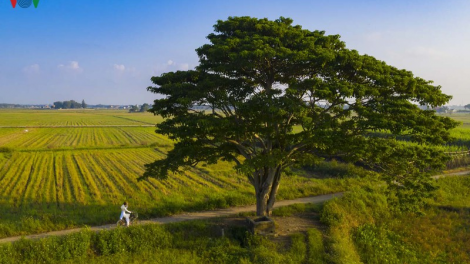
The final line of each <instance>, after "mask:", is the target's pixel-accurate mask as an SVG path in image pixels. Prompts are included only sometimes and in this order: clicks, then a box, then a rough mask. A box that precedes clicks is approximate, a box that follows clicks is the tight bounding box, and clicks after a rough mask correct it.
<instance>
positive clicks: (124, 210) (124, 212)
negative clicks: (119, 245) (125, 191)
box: [119, 202, 132, 226]
mask: <svg viewBox="0 0 470 264" xmlns="http://www.w3.org/2000/svg"><path fill="white" fill-rule="evenodd" d="M127 207H128V204H127V202H124V203H123V204H122V205H121V217H119V220H122V218H123V217H124V218H126V223H127V226H129V216H131V215H130V214H131V213H132V212H131V211H129V210H127Z"/></svg>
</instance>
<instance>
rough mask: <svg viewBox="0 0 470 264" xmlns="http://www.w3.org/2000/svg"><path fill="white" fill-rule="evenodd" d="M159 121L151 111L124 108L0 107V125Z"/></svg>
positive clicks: (123, 124)
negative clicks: (52, 108)
mask: <svg viewBox="0 0 470 264" xmlns="http://www.w3.org/2000/svg"><path fill="white" fill-rule="evenodd" d="M160 121H161V118H160V117H156V116H154V115H152V114H151V113H128V112H127V111H125V110H92V109H90V110H29V109H22V110H16V109H14V110H9V109H0V127H37V126H39V127H50V126H53V127H54V126H113V125H121V126H125V125H127V126H140V125H154V124H156V123H158V122H160Z"/></svg>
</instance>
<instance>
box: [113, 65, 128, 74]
mask: <svg viewBox="0 0 470 264" xmlns="http://www.w3.org/2000/svg"><path fill="white" fill-rule="evenodd" d="M114 69H115V70H117V71H121V72H123V71H125V70H126V66H124V65H123V64H114Z"/></svg>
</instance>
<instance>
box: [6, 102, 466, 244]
mask: <svg viewBox="0 0 470 264" xmlns="http://www.w3.org/2000/svg"><path fill="white" fill-rule="evenodd" d="M460 118H461V119H464V120H466V118H468V120H470V115H468V117H467V116H461V117H460ZM160 120H161V118H159V117H155V116H153V115H151V114H150V113H127V111H117V110H109V111H107V110H81V111H80V110H79V111H70V110H69V111H57V110H0V215H1V217H0V237H6V236H13V235H20V234H31V233H39V232H44V231H51V230H61V229H66V228H71V227H77V226H83V225H98V224H109V223H114V222H115V221H116V220H117V217H118V216H119V214H120V209H119V207H120V204H122V202H123V201H125V200H127V201H128V202H129V204H130V210H135V211H137V212H139V215H140V216H141V217H142V218H150V217H156V216H164V215H171V214H175V213H179V212H183V211H192V210H206V209H215V208H224V207H228V206H236V205H247V204H253V203H254V202H255V201H254V191H253V188H252V186H251V185H250V184H249V183H248V181H247V180H246V179H245V177H244V176H242V175H239V174H237V173H236V172H235V171H234V170H232V169H231V167H232V164H228V163H224V162H221V163H219V164H217V165H211V166H206V167H203V166H200V167H196V168H191V169H188V170H186V171H185V172H184V173H183V174H176V175H172V176H171V177H169V179H168V180H164V181H158V180H155V179H148V180H144V181H137V177H139V176H141V175H142V173H143V172H144V164H146V163H149V162H152V161H154V160H155V159H159V158H163V157H164V155H165V153H166V152H167V151H168V150H169V149H171V147H172V144H173V143H172V141H170V140H169V139H168V138H166V137H165V136H162V135H157V134H155V132H154V130H155V128H154V125H153V124H155V123H158V122H159V121H160ZM452 133H454V134H455V135H457V136H458V138H459V139H458V140H460V141H459V142H460V143H458V144H457V143H455V144H454V145H453V146H448V147H445V148H446V149H450V148H454V149H459V150H460V149H464V148H465V147H466V144H467V142H468V141H467V140H470V129H467V128H466V127H465V126H461V127H459V128H457V129H455V130H454V131H453V132H452ZM456 142H457V141H456ZM443 147H444V146H443ZM346 167H347V166H346ZM346 167H345V168H343V170H342V172H341V173H340V174H341V175H343V174H344V175H343V176H341V175H339V177H338V176H328V177H323V178H318V177H312V172H308V171H296V172H295V173H294V175H290V176H284V177H285V178H284V180H283V182H282V184H281V187H280V189H279V194H278V199H279V200H282V199H293V198H297V197H304V196H311V195H319V194H325V193H332V192H339V191H345V190H347V189H348V188H350V187H351V186H357V185H362V184H368V183H367V181H364V180H363V179H362V178H360V177H356V176H363V175H361V174H363V172H361V170H359V169H354V168H349V167H347V168H346ZM345 175H347V176H345ZM354 175H355V176H354Z"/></svg>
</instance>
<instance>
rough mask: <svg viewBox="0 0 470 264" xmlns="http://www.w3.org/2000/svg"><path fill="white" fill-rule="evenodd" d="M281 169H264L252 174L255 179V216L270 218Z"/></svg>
mask: <svg viewBox="0 0 470 264" xmlns="http://www.w3.org/2000/svg"><path fill="white" fill-rule="evenodd" d="M281 167H282V166H280V165H279V166H277V167H274V168H264V169H261V170H258V171H257V172H255V173H254V175H253V176H254V178H255V179H256V180H255V181H254V182H255V183H256V184H255V186H254V187H255V193H256V215H257V216H270V215H271V213H272V208H273V206H274V202H275V200H276V194H277V191H278V189H279V180H280V178H281V177H280V175H281Z"/></svg>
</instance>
